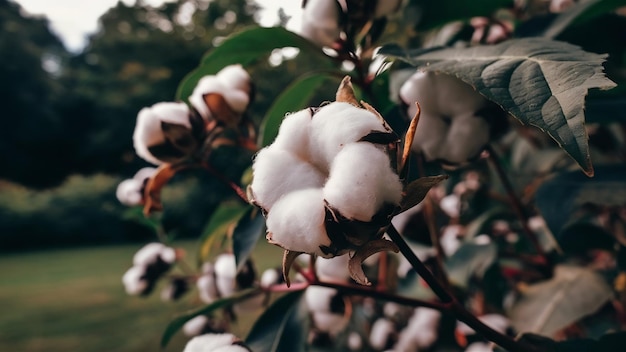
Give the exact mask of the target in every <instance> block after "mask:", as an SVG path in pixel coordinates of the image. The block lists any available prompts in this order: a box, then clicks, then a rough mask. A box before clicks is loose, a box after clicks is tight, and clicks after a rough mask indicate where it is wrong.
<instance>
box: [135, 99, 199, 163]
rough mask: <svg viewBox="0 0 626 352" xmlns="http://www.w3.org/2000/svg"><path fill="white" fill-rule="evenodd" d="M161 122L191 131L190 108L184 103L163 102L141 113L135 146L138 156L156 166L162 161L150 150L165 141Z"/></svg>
mask: <svg viewBox="0 0 626 352" xmlns="http://www.w3.org/2000/svg"><path fill="white" fill-rule="evenodd" d="M161 122H167V123H170V124H176V125H181V126H184V127H187V128H189V129H191V122H190V121H189V107H187V104H184V103H172V102H162V103H156V104H154V105H153V106H151V107H147V108H143V109H141V110H140V111H139V114H138V115H137V124H136V125H135V131H134V133H133V146H134V148H135V152H136V153H137V155H138V156H140V157H141V158H143V159H144V160H146V161H148V162H150V163H152V164H156V165H159V164H161V163H162V161H161V160H159V159H157V158H156V157H155V156H154V155H152V153H151V152H150V151H149V150H148V148H149V147H153V146H156V145H159V144H161V143H163V142H164V141H165V134H164V133H163V129H162V128H161Z"/></svg>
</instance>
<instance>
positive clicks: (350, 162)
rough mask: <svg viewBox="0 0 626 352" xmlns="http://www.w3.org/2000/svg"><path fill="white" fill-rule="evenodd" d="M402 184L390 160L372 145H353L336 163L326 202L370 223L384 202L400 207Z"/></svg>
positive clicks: (350, 215) (348, 146)
mask: <svg viewBox="0 0 626 352" xmlns="http://www.w3.org/2000/svg"><path fill="white" fill-rule="evenodd" d="M401 198H402V183H401V182H400V179H399V177H398V175H397V174H396V173H395V172H394V171H393V170H392V169H391V167H390V166H389V157H388V156H387V154H385V153H384V152H383V151H382V150H380V149H379V148H377V147H376V146H375V145H373V144H371V143H366V142H365V143H364V142H359V143H350V144H348V145H346V146H344V148H343V150H342V151H341V152H340V153H339V154H337V156H336V157H335V160H333V163H332V167H331V170H330V176H329V178H328V181H327V182H326V185H325V186H324V199H325V200H326V201H328V203H329V204H330V205H331V206H332V207H334V208H336V209H338V210H339V212H340V213H341V215H343V216H345V217H347V218H349V219H356V220H360V221H370V220H371V219H372V216H373V215H374V214H376V213H377V212H378V211H379V210H380V209H381V208H382V206H383V205H384V204H385V203H389V204H395V205H398V204H400V200H401Z"/></svg>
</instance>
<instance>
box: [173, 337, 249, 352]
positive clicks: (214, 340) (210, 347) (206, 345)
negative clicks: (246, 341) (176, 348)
mask: <svg viewBox="0 0 626 352" xmlns="http://www.w3.org/2000/svg"><path fill="white" fill-rule="evenodd" d="M236 341H238V339H237V337H235V335H233V334H204V335H200V336H196V337H194V338H192V339H191V340H189V342H187V345H186V346H185V349H184V350H183V352H214V351H215V350H216V349H218V348H220V347H224V346H230V345H232V344H233V342H236Z"/></svg>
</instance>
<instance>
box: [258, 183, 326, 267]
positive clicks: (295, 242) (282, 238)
mask: <svg viewBox="0 0 626 352" xmlns="http://www.w3.org/2000/svg"><path fill="white" fill-rule="evenodd" d="M325 215H326V214H325V210H324V201H323V194H322V190H321V189H304V190H299V191H294V192H291V193H289V194H287V195H285V196H284V197H283V198H281V199H280V200H279V201H277V202H276V203H275V204H274V206H273V207H272V208H271V210H270V211H269V213H268V215H267V221H266V225H267V232H268V234H267V240H268V241H269V242H270V243H274V244H278V245H280V246H281V247H283V248H285V249H288V250H291V251H296V252H304V253H314V254H317V255H319V256H321V257H326V256H327V255H326V254H324V252H322V251H321V249H320V246H330V239H329V238H328V235H327V234H326V228H325V226H324V217H325Z"/></svg>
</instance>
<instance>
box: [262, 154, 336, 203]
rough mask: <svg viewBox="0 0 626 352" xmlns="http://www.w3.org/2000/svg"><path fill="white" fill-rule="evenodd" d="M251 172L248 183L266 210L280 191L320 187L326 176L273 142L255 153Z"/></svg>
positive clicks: (278, 197)
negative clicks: (275, 145) (251, 175)
mask: <svg viewBox="0 0 626 352" xmlns="http://www.w3.org/2000/svg"><path fill="white" fill-rule="evenodd" d="M252 172H253V175H254V176H253V178H252V183H251V185H250V187H251V188H252V191H253V192H254V197H255V199H254V200H255V201H256V203H257V204H258V205H259V206H261V207H263V208H264V209H266V210H269V209H271V208H272V207H273V206H274V204H275V203H276V201H278V199H280V198H281V197H282V196H283V195H286V194H288V193H290V192H293V191H295V190H300V189H306V188H321V187H322V186H323V185H324V181H325V180H326V176H324V175H323V174H322V173H321V172H319V171H318V170H317V169H316V168H315V167H314V166H313V165H311V164H309V163H307V162H305V161H303V160H302V159H300V158H298V157H296V156H295V155H293V154H292V153H290V152H288V151H285V150H282V149H278V148H276V147H274V146H273V145H272V146H270V147H267V148H264V149H262V150H261V151H260V152H259V153H258V154H257V156H256V158H255V159H254V164H253V165H252ZM321 205H322V203H321V201H320V206H321Z"/></svg>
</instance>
